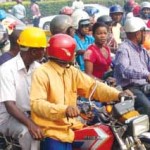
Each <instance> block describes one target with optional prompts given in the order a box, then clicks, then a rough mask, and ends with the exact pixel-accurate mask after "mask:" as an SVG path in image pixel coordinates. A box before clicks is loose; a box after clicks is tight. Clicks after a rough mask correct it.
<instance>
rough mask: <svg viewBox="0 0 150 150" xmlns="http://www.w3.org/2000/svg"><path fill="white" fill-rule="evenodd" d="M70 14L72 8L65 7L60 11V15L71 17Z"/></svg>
mask: <svg viewBox="0 0 150 150" xmlns="http://www.w3.org/2000/svg"><path fill="white" fill-rule="evenodd" d="M72 13H73V8H72V7H69V6H65V7H63V8H62V9H61V10H60V14H64V15H69V16H71V14H72Z"/></svg>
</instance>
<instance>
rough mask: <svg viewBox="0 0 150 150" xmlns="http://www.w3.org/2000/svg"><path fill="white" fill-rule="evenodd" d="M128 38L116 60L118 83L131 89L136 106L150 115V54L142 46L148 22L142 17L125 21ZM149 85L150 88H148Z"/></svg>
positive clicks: (120, 48) (124, 87) (115, 71)
mask: <svg viewBox="0 0 150 150" xmlns="http://www.w3.org/2000/svg"><path fill="white" fill-rule="evenodd" d="M124 28H125V32H126V34H127V39H126V40H125V41H124V42H123V43H122V44H121V45H120V46H119V48H118V51H117V53H116V58H115V61H114V64H115V69H114V75H115V78H116V80H117V84H118V85H121V86H122V87H123V89H129V90H131V91H132V92H133V93H134V95H135V96H136V99H135V108H136V109H137V110H139V111H140V113H144V114H148V115H149V116H150V101H149V99H148V93H150V91H146V90H149V89H150V84H149V82H150V68H149V55H148V53H147V51H146V50H145V49H144V48H143V47H142V44H143V42H144V40H145V30H146V24H145V23H144V21H143V20H142V19H141V18H138V17H132V18H131V19H128V20H127V21H126V23H125V26H124ZM147 87H149V88H147Z"/></svg>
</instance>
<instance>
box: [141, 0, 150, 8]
mask: <svg viewBox="0 0 150 150" xmlns="http://www.w3.org/2000/svg"><path fill="white" fill-rule="evenodd" d="M144 8H150V2H142V3H141V10H143V9H144Z"/></svg>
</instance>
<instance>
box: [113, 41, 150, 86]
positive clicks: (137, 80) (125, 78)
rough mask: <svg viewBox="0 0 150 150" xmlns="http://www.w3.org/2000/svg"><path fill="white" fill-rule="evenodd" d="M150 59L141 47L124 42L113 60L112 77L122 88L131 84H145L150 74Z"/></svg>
mask: <svg viewBox="0 0 150 150" xmlns="http://www.w3.org/2000/svg"><path fill="white" fill-rule="evenodd" d="M149 60H150V58H149V56H148V53H147V51H146V50H145V49H143V47H141V46H138V45H135V44H134V43H132V42H131V41H130V40H125V41H124V42H123V43H122V44H121V45H120V46H119V49H118V51H117V54H116V58H115V62H114V63H115V69H114V76H115V78H116V79H117V83H118V84H119V85H121V86H122V87H124V86H128V85H131V84H138V85H143V84H146V83H147V81H146V78H147V76H148V75H149V74H150V61H149Z"/></svg>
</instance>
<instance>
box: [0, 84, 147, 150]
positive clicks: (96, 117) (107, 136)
mask: <svg viewBox="0 0 150 150" xmlns="http://www.w3.org/2000/svg"><path fill="white" fill-rule="evenodd" d="M95 89H96V86H95V87H94V89H93V91H92V92H91V95H90V97H89V100H88V101H81V100H78V102H77V105H78V107H79V109H80V112H81V113H80V116H79V118H78V119H80V121H81V122H83V123H84V124H85V126H86V127H84V128H83V129H81V130H76V131H75V138H74V142H73V144H72V146H73V150H146V149H149V148H150V147H149V146H150V145H149V143H150V133H149V132H148V131H149V118H148V116H147V115H140V114H139V113H138V112H137V111H136V110H135V109H134V100H133V99H131V98H130V97H127V99H126V97H122V99H121V101H119V102H112V103H106V104H104V105H103V106H101V107H99V106H98V105H97V103H95V102H94V101H91V98H92V95H93V93H94V91H95ZM0 138H3V139H4V140H5V142H6V147H5V148H3V149H4V150H16V148H17V149H18V148H19V150H21V148H20V147H19V145H18V144H17V142H16V141H14V140H13V139H12V138H10V137H9V138H8V137H5V136H0Z"/></svg>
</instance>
